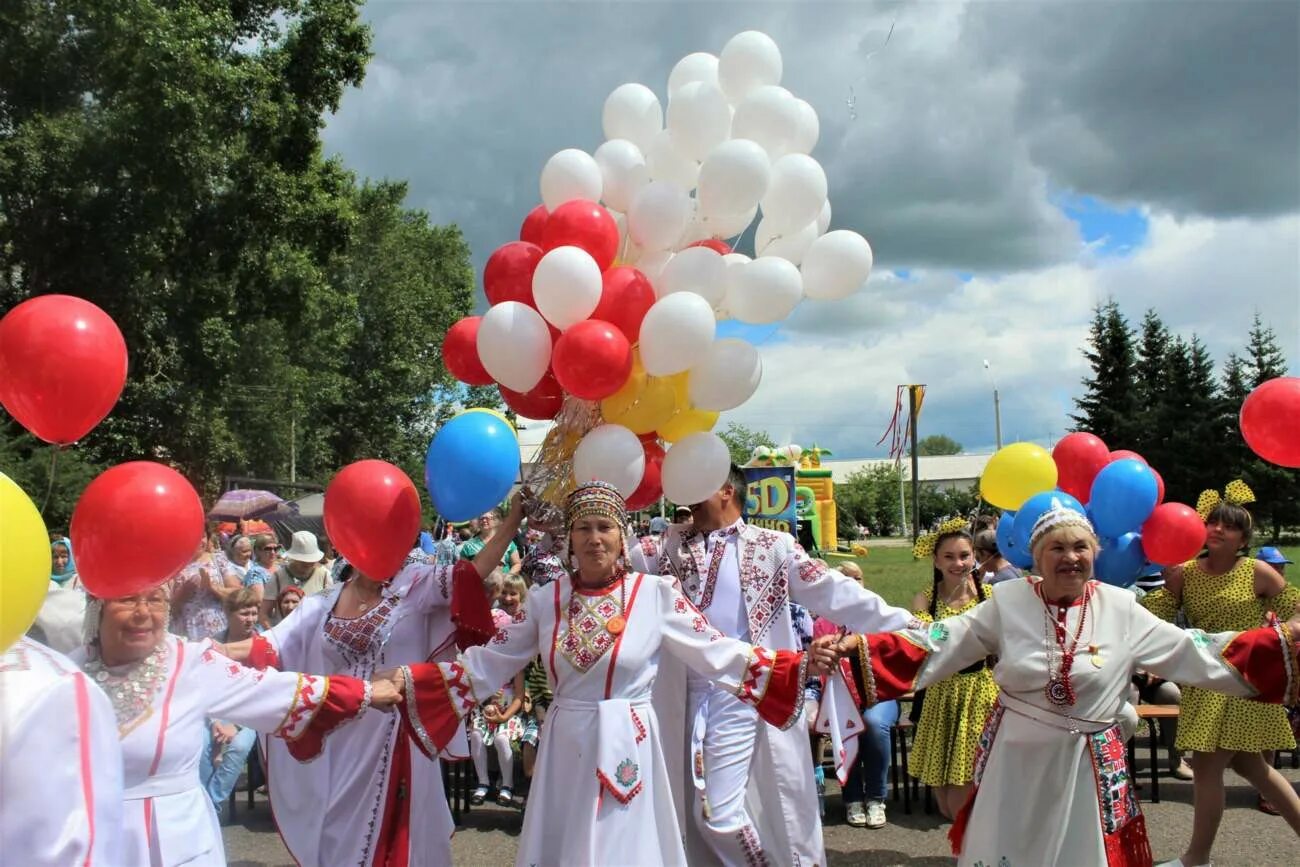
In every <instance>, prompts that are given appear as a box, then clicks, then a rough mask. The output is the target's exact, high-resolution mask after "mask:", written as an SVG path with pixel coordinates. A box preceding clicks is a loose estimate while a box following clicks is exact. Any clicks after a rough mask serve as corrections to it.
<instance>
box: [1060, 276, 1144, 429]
mask: <svg viewBox="0 0 1300 867" xmlns="http://www.w3.org/2000/svg"><path fill="white" fill-rule="evenodd" d="M1133 342H1134V336H1133V331H1132V329H1131V328H1130V327H1129V324H1128V320H1127V319H1125V318H1124V314H1123V313H1121V312H1120V309H1119V304H1117V303H1116V302H1115V300H1114V299H1111V300H1109V301H1107V302H1106V303H1105V304H1102V305H1100V306H1099V307H1097V309H1096V311H1095V313H1094V315H1093V318H1092V326H1091V328H1090V330H1089V334H1088V346H1087V348H1085V349H1084V351H1083V355H1084V357H1085V358H1087V359H1088V363H1089V364H1090V365H1091V366H1092V376H1091V377H1090V378H1087V379H1085V380H1084V381H1083V385H1084V394H1083V396H1082V397H1079V398H1077V399H1076V400H1075V406H1076V408H1077V409H1078V413H1077V414H1074V415H1072V416H1071V417H1070V418H1071V419H1072V420H1073V421H1074V423H1075V425H1076V426H1077V429H1078V430H1082V431H1087V432H1089V433H1092V434H1095V435H1097V436H1099V437H1101V438H1102V439H1103V440H1105V441H1106V444H1107V445H1109V446H1110V447H1111V448H1113V449H1119V448H1125V444H1126V443H1131V442H1133V439H1134V433H1135V432H1136V430H1137V429H1138V426H1139V423H1138V420H1137V418H1136V417H1135V415H1136V412H1135V411H1136V409H1137V400H1136V394H1135V391H1134V367H1135V356H1134V351H1133Z"/></svg>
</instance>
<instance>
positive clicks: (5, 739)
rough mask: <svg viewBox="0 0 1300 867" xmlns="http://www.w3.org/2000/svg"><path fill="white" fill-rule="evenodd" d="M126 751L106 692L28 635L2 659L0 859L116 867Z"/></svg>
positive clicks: (6, 865) (57, 866)
mask: <svg viewBox="0 0 1300 867" xmlns="http://www.w3.org/2000/svg"><path fill="white" fill-rule="evenodd" d="M121 843H122V748H121V746H120V745H119V744H118V740H117V722H116V721H115V720H114V719H113V708H112V706H110V705H109V702H108V698H107V697H106V696H105V695H104V693H103V692H101V691H100V689H99V688H98V687H96V686H95V685H94V684H92V683H91V682H90V680H89V678H87V677H86V675H84V674H82V672H81V669H79V668H78V667H77V666H76V664H75V663H73V662H72V660H70V659H68V658H67V657H66V656H64V655H62V654H60V653H56V652H54V651H53V650H50V649H49V648H48V647H46V646H45V645H43V644H39V643H37V642H35V641H32V640H31V639H29V638H20V639H18V641H17V642H15V643H14V645H13V646H12V647H10V648H9V650H8V651H7V652H5V653H4V655H3V656H0V865H3V867H74V865H75V867H83V865H84V867H98V865H103V867H115V865H119V864H125V863H127V862H126V861H125V860H124V855H123V852H122V848H121Z"/></svg>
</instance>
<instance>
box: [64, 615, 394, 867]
mask: <svg viewBox="0 0 1300 867" xmlns="http://www.w3.org/2000/svg"><path fill="white" fill-rule="evenodd" d="M73 658H74V660H75V661H77V662H78V663H80V664H82V665H84V664H85V662H86V659H87V654H86V650H85V648H83V649H81V650H79V651H77V653H76V654H75V655H74V657H73ZM145 664H146V665H151V666H154V667H155V670H156V671H157V679H156V680H153V679H150V680H148V681H147V682H144V683H142V690H141V691H139V692H138V693H137V694H139V695H140V696H141V698H140V701H139V704H138V705H137V706H136V708H135V709H133V710H130V711H129V712H127V713H124V712H123V708H122V707H118V706H116V705H115V707H114V710H115V711H116V716H117V733H118V736H119V737H120V739H121V743H122V767H123V775H122V776H123V784H124V791H123V798H124V800H125V805H124V808H123V815H122V829H123V833H124V835H125V842H124V848H125V854H124V856H123V859H122V861H121V863H122V864H133V865H134V864H141V865H145V864H148V865H155V867H169V865H173V864H186V865H200V867H206V865H213V867H216V865H224V864H225V863H226V855H225V850H224V848H223V847H222V844H221V827H220V825H219V824H218V822H217V813H216V810H215V809H214V808H213V806H212V800H211V799H210V798H209V797H208V795H207V793H206V792H205V791H204V789H203V786H202V784H201V783H200V782H199V761H200V759H201V757H202V755H203V743H204V733H205V731H206V730H207V727H208V720H209V719H210V718H211V719H222V720H228V721H230V722H233V723H235V724H236V725H239V726H243V727H245V728H251V729H256V730H257V731H260V732H267V733H269V734H273V735H275V736H276V738H277V739H282V740H283V741H284V742H285V743H286V744H288V745H289V749H290V750H291V751H292V753H293V754H294V755H295V756H296V757H297V758H298V760H300V761H310V760H311V759H313V758H315V757H316V756H318V755H320V752H321V750H322V748H323V747H324V741H325V736H326V735H328V734H329V733H330V732H332V731H334V730H335V729H337V728H338V727H340V726H343V725H345V724H346V723H348V722H350V721H351V720H353V719H355V718H356V717H358V716H360V715H361V714H362V713H363V712H364V711H365V709H366V707H367V706H368V705H369V703H370V684H369V683H368V682H364V681H359V680H356V679H354V678H348V677H339V678H331V677H316V676H313V675H306V674H298V673H296V672H287V671H286V672H280V671H254V670H253V669H250V668H245V667H244V666H242V665H240V664H239V663H237V662H235V661H233V660H231V659H230V658H229V657H226V656H223V655H222V654H221V653H219V652H217V650H216V648H215V647H213V645H212V642H211V641H208V640H204V641H198V642H196V641H186V640H185V639H183V638H180V637H178V636H175V635H167V636H166V637H165V638H164V639H163V643H162V645H160V649H159V650H158V651H156V655H155V656H151V657H150V660H149V661H147V662H146V663H145ZM110 673H111V670H110ZM105 682H111V681H109V680H106V681H105ZM137 711H138V712H137Z"/></svg>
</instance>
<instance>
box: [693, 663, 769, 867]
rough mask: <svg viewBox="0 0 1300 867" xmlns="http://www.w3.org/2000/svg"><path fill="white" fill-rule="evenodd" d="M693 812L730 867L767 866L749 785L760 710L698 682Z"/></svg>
mask: <svg viewBox="0 0 1300 867" xmlns="http://www.w3.org/2000/svg"><path fill="white" fill-rule="evenodd" d="M690 719H691V720H692V730H691V757H692V762H691V764H692V772H693V776H694V778H695V806H694V809H693V811H692V813H693V816H694V820H695V823H696V825H697V826H698V827H699V829H700V834H701V836H703V837H704V839H705V841H706V842H707V843H708V845H709V848H710V849H712V850H713V854H714V855H715V856H716V857H717V859H718V861H719V862H721V863H722V864H724V865H726V867H749V865H755V864H766V863H767V862H766V860H765V859H764V857H763V854H762V853H763V846H762V841H761V840H759V837H758V829H757V828H756V827H755V826H754V822H753V821H752V819H751V817H750V815H749V811H748V810H747V809H746V808H745V790H746V789H747V788H748V786H749V774H750V764H751V761H752V759H753V757H754V741H755V738H756V737H757V734H758V733H757V728H758V726H759V725H762V724H763V723H762V720H760V719H759V716H758V711H756V710H755V709H754V708H753V707H752V706H750V705H748V704H745V703H744V702H742V701H741V700H740V699H738V698H736V696H735V695H733V694H732V693H730V692H728V691H727V690H725V689H720V688H718V687H716V686H714V685H712V684H709V683H700V682H698V681H693V682H692V683H691V687H690Z"/></svg>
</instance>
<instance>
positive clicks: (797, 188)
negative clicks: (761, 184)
mask: <svg viewBox="0 0 1300 867" xmlns="http://www.w3.org/2000/svg"><path fill="white" fill-rule="evenodd" d="M824 204H826V172H825V171H823V170H822V167H821V164H820V163H818V162H817V160H815V159H813V158H812V157H810V156H807V155H806V154H787V155H786V156H783V157H781V158H780V159H779V160H777V161H776V162H774V163H772V182H771V183H770V184H769V185H768V188H767V195H766V196H764V197H763V219H764V220H766V221H767V222H768V224H769V225H770V226H771V227H772V231H773V232H776V233H785V232H789V231H792V230H797V229H799V228H800V227H802V226H806V225H808V224H809V223H812V222H814V221H816V219H817V217H818V215H819V214H821V212H822V205H824Z"/></svg>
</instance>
